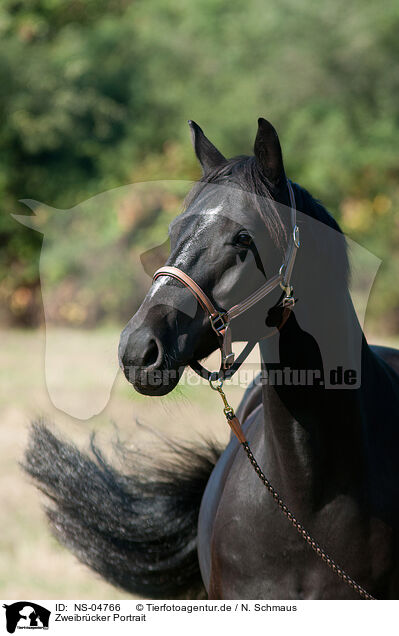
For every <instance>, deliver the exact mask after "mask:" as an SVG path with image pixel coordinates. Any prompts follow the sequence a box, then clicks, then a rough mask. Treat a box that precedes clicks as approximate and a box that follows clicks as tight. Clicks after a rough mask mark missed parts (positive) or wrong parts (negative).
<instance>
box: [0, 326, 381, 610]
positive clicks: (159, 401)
mask: <svg viewBox="0 0 399 636" xmlns="http://www.w3.org/2000/svg"><path fill="white" fill-rule="evenodd" d="M92 335H93V334H91V344H90V356H89V357H90V365H89V366H87V367H86V365H85V364H79V357H77V360H76V374H75V375H76V377H78V378H79V383H78V384H77V383H76V382H74V383H73V382H72V383H69V382H68V381H65V380H64V381H60V383H59V386H58V390H59V391H61V392H62V391H65V394H66V396H67V397H68V396H69V397H70V399H71V400H73V402H74V406H75V407H76V405H79V401H81V402H82V404H84V403H85V402H86V401H87V399H88V395H90V391H91V390H95V389H93V387H92V385H91V379H92V375H93V373H94V374H95V373H96V371H95V370H96V369H98V368H100V364H101V356H100V353H99V352H98V354H97V353H96V347H95V346H93V343H94V344H95V343H96V342H98V343H99V346H98V350H100V349H101V348H103V347H104V344H105V345H107V346H108V345H109V347H111V346H114V343H115V341H117V337H118V334H117V332H116V331H112V330H109V331H101V332H98V334H97V335H95V337H94V340H93V337H92ZM57 337H58V338H59V347H58V350H59V352H60V353H59V356H60V360H59V366H60V368H62V367H63V366H64V358H65V352H66V351H67V352H69V358H70V357H71V355H75V353H74V352H75V351H80V352H81V353H82V355H83V354H84V352H85V343H86V341H87V339H88V335H87V333H86V332H84V331H66V330H60V331H59V333H58V335H57ZM372 341H374V342H376V341H377V339H375V338H374V339H372ZM1 342H2V346H1V351H0V386H1V393H0V409H1V426H0V455H1V464H0V527H1V535H0V597H1V598H3V599H31V600H34V599H53V598H61V599H62V598H64V599H68V598H72V599H117V598H120V599H123V598H128V595H127V594H125V593H123V592H121V591H120V590H118V589H116V588H113V587H112V586H110V585H108V584H106V583H105V582H104V581H102V580H101V579H100V578H99V577H97V576H96V574H94V573H93V572H91V571H90V570H89V569H88V568H86V567H85V566H83V565H81V564H80V563H79V562H78V561H77V560H76V559H75V558H74V556H73V555H72V554H71V553H69V552H68V551H67V550H66V549H64V548H63V547H61V546H60V545H59V544H58V543H57V542H56V540H55V539H54V538H53V537H52V536H51V534H50V532H49V529H48V526H47V522H46V519H45V515H44V512H43V497H42V495H41V494H40V493H39V491H38V490H37V489H36V488H35V487H34V486H33V485H32V484H31V483H30V480H29V478H27V477H26V476H25V475H24V473H23V472H22V470H21V469H20V466H19V462H20V460H21V458H22V456H23V453H24V448H25V446H26V441H27V435H28V430H29V424H30V422H31V421H32V419H34V418H36V417H45V418H46V419H47V420H48V421H49V422H51V423H52V425H53V426H54V428H55V429H56V430H58V431H60V432H61V433H62V434H63V435H65V436H66V437H68V438H70V439H72V440H73V441H75V442H76V443H78V444H79V445H81V446H83V447H85V446H87V444H88V439H89V434H90V432H91V431H96V433H97V435H98V441H99V443H100V445H101V446H102V447H103V448H104V449H107V448H109V447H110V442H111V441H112V439H114V438H115V435H116V432H115V427H114V424H113V423H115V424H116V425H117V427H118V429H119V435H120V436H121V437H122V438H123V439H124V440H128V441H129V443H132V444H134V445H135V447H137V446H139V447H140V448H142V449H144V450H145V451H146V452H148V451H151V452H155V451H154V449H153V444H154V437H153V436H152V435H150V434H149V433H148V432H146V431H145V430H144V429H143V428H142V427H140V426H139V425H138V424H137V422H139V423H143V424H147V425H150V426H152V427H154V428H155V429H157V430H159V431H163V432H167V433H168V434H171V435H175V436H178V437H180V438H184V439H193V438H195V437H196V436H202V435H204V436H206V437H209V436H211V437H213V438H216V439H218V440H220V441H224V440H227V439H228V435H229V431H228V430H227V426H226V424H225V421H224V417H223V413H222V411H221V404H220V400H219V396H218V395H217V394H216V393H215V392H213V391H211V390H210V389H209V387H208V386H207V385H206V384H202V385H201V386H187V384H183V385H182V386H181V387H180V385H179V387H178V389H176V390H175V391H174V392H173V393H172V394H171V395H170V396H166V397H165V398H148V397H143V396H139V395H138V394H137V393H135V391H134V390H133V389H132V388H131V387H130V386H129V385H128V383H127V382H126V380H125V379H124V378H123V377H122V375H121V373H120V372H119V373H118V376H117V378H116V381H115V383H114V385H113V388H112V391H111V396H110V399H109V401H108V404H107V405H106V408H105V409H104V410H103V411H102V412H101V413H100V414H99V415H96V416H94V417H92V418H91V419H89V420H86V421H85V420H79V419H75V418H74V417H71V416H68V415H67V414H66V413H65V412H62V411H61V410H58V409H56V408H55V407H54V406H53V404H52V402H51V399H50V396H49V393H48V390H47V385H46V378H45V370H44V347H45V333H44V331H3V332H1ZM384 342H385V343H386V344H393V341H387V340H385V341H384V339H379V343H380V344H384ZM100 345H101V346H100ZM115 355H116V354H115ZM254 360H255V359H254ZM115 362H116V361H115ZM85 373H86V374H87V377H85ZM74 379H75V380H76V378H74ZM79 387H80V388H79ZM243 390H244V389H243V388H242V387H241V388H239V387H237V386H232V387H230V388H229V389H228V393H229V398H230V399H231V403H232V404H233V406H237V404H238V403H239V401H240V398H241V395H242V393H243ZM65 403H67V400H66V402H65Z"/></svg>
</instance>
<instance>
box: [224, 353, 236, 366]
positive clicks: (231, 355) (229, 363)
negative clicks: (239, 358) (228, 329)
mask: <svg viewBox="0 0 399 636" xmlns="http://www.w3.org/2000/svg"><path fill="white" fill-rule="evenodd" d="M234 358H235V355H234V353H233V352H231V353H229V354H228V355H227V356H225V357H224V358H223V368H224V369H230V367H231V366H232V365H233V364H234Z"/></svg>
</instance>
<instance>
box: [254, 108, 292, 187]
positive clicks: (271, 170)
mask: <svg viewBox="0 0 399 636" xmlns="http://www.w3.org/2000/svg"><path fill="white" fill-rule="evenodd" d="M254 153H255V157H256V160H257V162H258V164H259V166H260V168H261V170H262V173H263V174H264V176H265V177H266V178H267V179H268V180H269V181H270V182H271V184H272V185H273V186H275V187H278V186H280V185H281V184H282V183H284V182H285V180H286V177H285V172H284V164H283V155H282V152H281V146H280V141H279V138H278V135H277V132H276V131H275V129H274V128H273V126H272V125H271V123H270V122H268V121H267V120H266V119H263V117H259V119H258V132H257V134H256V139H255V145H254Z"/></svg>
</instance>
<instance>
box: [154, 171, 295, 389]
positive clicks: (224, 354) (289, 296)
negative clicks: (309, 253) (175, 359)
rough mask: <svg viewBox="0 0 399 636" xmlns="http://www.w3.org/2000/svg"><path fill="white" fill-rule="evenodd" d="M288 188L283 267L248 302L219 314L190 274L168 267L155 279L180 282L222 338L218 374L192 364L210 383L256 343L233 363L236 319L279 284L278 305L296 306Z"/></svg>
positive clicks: (250, 346)
mask: <svg viewBox="0 0 399 636" xmlns="http://www.w3.org/2000/svg"><path fill="white" fill-rule="evenodd" d="M287 187H288V192H289V195H290V205H291V227H292V232H291V236H290V239H289V243H288V247H287V251H286V253H285V258H284V261H283V264H282V265H281V267H280V269H279V272H278V274H275V275H274V276H272V278H270V279H269V280H268V281H266V283H265V284H264V285H262V286H261V287H259V288H258V289H257V290H256V291H254V292H253V293H252V294H250V295H249V296H248V297H247V298H246V299H245V300H242V301H241V302H240V303H238V304H237V305H234V306H233V307H231V309H229V310H227V311H218V310H217V309H216V308H215V306H214V304H213V303H212V302H211V300H210V299H209V298H208V296H207V295H206V294H205V292H204V291H203V290H202V289H201V287H200V286H199V285H197V283H196V282H195V281H194V280H193V279H192V278H190V276H188V274H185V272H183V271H182V270H181V269H179V268H178V267H172V266H169V265H165V266H164V267H161V268H160V269H158V270H157V271H156V272H155V274H154V276H153V281H155V280H156V279H157V278H159V277H160V276H170V277H171V278H174V279H175V280H178V281H180V282H181V283H182V284H183V285H184V286H185V287H187V289H189V290H190V291H191V293H192V294H193V295H194V296H195V298H196V299H197V301H198V302H199V304H200V305H201V307H202V308H203V310H204V311H206V312H207V313H208V314H209V320H210V323H211V325H212V328H213V330H214V331H215V333H216V335H217V336H218V339H219V347H220V351H221V365H220V370H219V371H216V372H210V371H208V370H207V369H204V367H203V366H202V365H201V364H200V363H199V362H192V363H191V364H190V366H191V368H192V369H193V370H194V371H195V372H196V373H198V374H199V375H201V376H202V377H204V378H206V379H208V380H217V379H224V378H231V376H232V375H233V373H235V372H236V371H237V369H238V368H239V366H240V365H241V364H242V363H243V362H244V360H245V358H246V357H247V356H248V354H249V353H250V351H251V350H252V349H253V347H254V346H255V342H248V344H247V345H246V346H245V347H244V349H243V351H242V352H241V353H240V355H239V356H238V358H237V360H234V353H233V350H232V339H231V330H230V322H231V321H232V320H233V319H234V318H237V316H240V315H241V314H243V313H244V312H245V311H247V310H248V309H250V308H251V307H252V306H253V305H255V304H256V303H257V302H258V301H259V300H261V299H262V298H264V297H265V296H267V295H268V294H270V292H272V291H273V290H274V289H275V288H276V287H278V286H279V285H280V287H281V288H282V290H283V294H282V296H283V297H282V299H281V301H280V303H279V304H281V306H283V307H287V308H289V309H292V307H293V306H294V305H295V299H294V296H293V288H292V286H291V276H292V271H293V268H294V263H295V257H296V253H297V251H298V248H299V245H300V243H299V228H298V226H297V224H296V205H295V196H294V192H293V190H292V186H291V184H290V182H289V181H287Z"/></svg>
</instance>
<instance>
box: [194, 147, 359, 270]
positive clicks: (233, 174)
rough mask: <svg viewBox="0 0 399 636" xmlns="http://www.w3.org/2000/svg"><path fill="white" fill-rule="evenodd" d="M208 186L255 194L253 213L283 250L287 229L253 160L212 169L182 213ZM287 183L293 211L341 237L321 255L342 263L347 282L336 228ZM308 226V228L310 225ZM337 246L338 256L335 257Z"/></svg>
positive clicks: (346, 267) (308, 196)
mask: <svg viewBox="0 0 399 636" xmlns="http://www.w3.org/2000/svg"><path fill="white" fill-rule="evenodd" d="M210 183H214V184H220V185H229V186H231V187H233V188H234V187H235V188H237V189H239V190H243V191H244V192H248V193H251V194H255V195H256V196H255V198H254V199H253V200H252V201H251V202H252V204H254V205H255V208H256V210H257V212H258V213H259V214H260V215H261V217H262V218H263V220H264V223H265V225H266V228H267V230H268V232H269V233H270V235H271V237H272V240H273V241H274V243H275V244H276V246H277V247H278V248H280V249H281V250H282V251H284V250H285V249H286V247H287V241H288V236H289V233H290V232H291V229H290V228H287V227H286V224H285V223H284V222H283V220H282V218H281V215H280V213H279V206H278V204H277V203H278V201H277V197H278V192H277V191H276V189H275V188H273V186H272V184H271V183H270V182H269V181H268V179H267V178H266V177H265V176H264V175H263V173H262V171H261V169H260V167H259V164H258V162H257V160H256V158H255V157H249V156H246V155H240V156H237V157H233V158H232V159H229V160H227V161H226V162H225V163H223V164H222V165H221V166H218V167H217V168H215V169H214V170H213V171H212V172H209V173H207V174H206V175H204V176H203V177H202V178H201V179H200V180H199V181H198V182H197V183H196V184H195V185H194V187H193V188H192V190H191V191H190V193H189V194H188V195H187V197H186V199H185V202H184V205H185V208H186V209H187V207H188V206H189V205H190V204H191V203H193V201H194V200H195V199H197V197H198V196H199V195H200V194H201V192H202V191H203V189H204V188H205V186H206V185H207V184H210ZM290 183H291V185H292V188H293V190H294V194H295V202H296V208H297V210H298V211H299V212H302V213H303V214H306V215H307V216H308V217H310V218H312V219H315V220H316V221H318V222H320V223H323V224H324V225H327V226H328V227H330V228H331V229H333V230H335V231H336V232H338V233H339V234H340V236H341V237H342V240H340V241H337V240H336V236H335V240H331V245H328V241H327V243H325V244H323V252H324V255H325V257H326V258H327V261H330V262H331V257H333V259H334V262H337V260H338V261H340V262H341V263H342V270H341V271H342V275H343V279H344V280H345V281H347V279H348V272H349V261H348V256H347V245H346V241H345V237H344V235H343V233H342V230H341V228H340V226H339V225H338V223H337V221H336V220H335V219H334V217H333V216H332V215H331V214H330V213H329V212H328V211H327V210H326V208H325V207H324V206H323V205H322V204H321V203H320V201H318V200H317V199H315V198H314V197H313V196H312V195H311V194H310V193H309V192H308V191H307V190H306V189H305V188H303V187H302V186H300V185H298V184H297V183H294V182H292V181H291V180H290ZM264 202H266V204H264ZM298 225H299V226H300V225H301V221H300V220H299V221H298ZM308 225H309V226H311V223H309V224H308ZM337 246H338V249H339V252H340V253H339V254H337V253H336V251H337ZM320 257H322V255H320ZM337 257H338V258H337Z"/></svg>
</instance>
